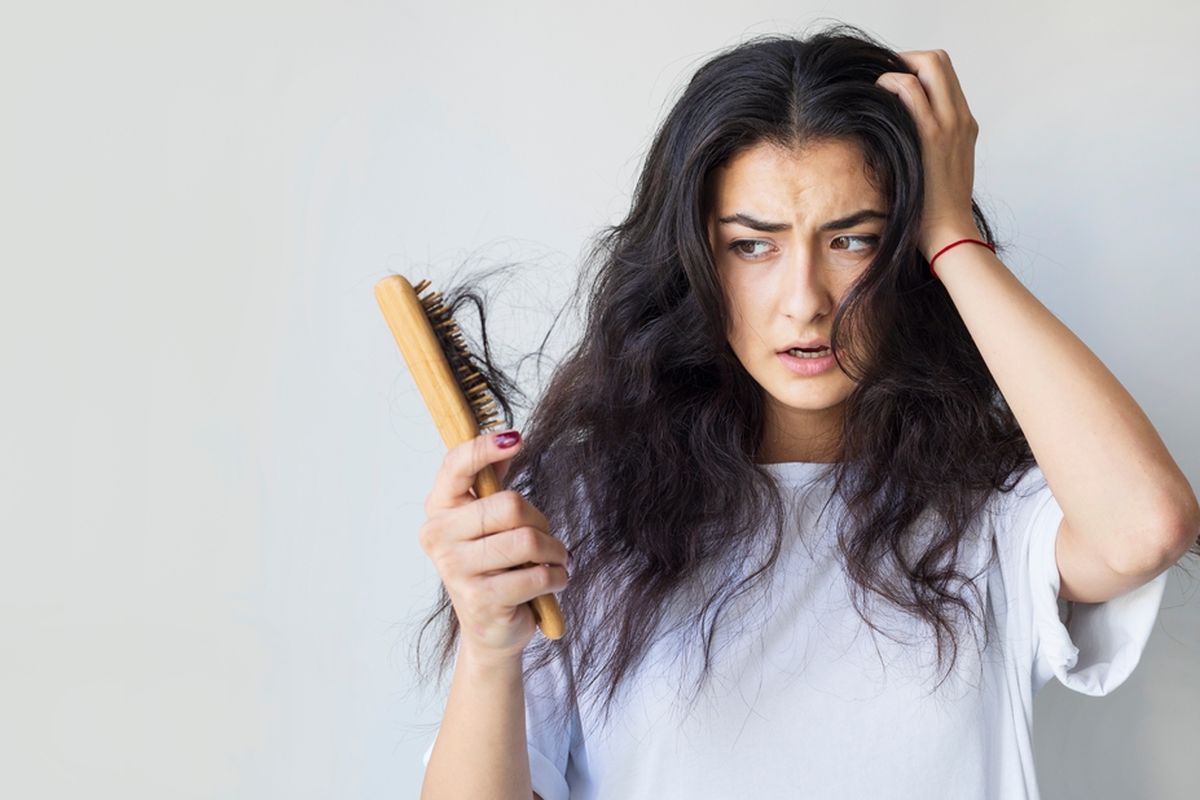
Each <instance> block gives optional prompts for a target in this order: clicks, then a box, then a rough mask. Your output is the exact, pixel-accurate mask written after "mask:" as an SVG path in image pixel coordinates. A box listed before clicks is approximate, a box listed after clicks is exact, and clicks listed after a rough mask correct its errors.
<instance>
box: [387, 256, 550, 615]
mask: <svg viewBox="0 0 1200 800" xmlns="http://www.w3.org/2000/svg"><path fill="white" fill-rule="evenodd" d="M428 286H429V281H427V280H423V281H421V282H420V283H418V284H417V285H416V286H415V287H414V286H413V285H412V284H410V283H409V282H408V280H407V279H406V278H405V277H404V276H403V275H389V276H388V277H386V278H384V279H383V280H381V281H379V282H378V283H376V284H375V299H376V300H377V301H378V302H379V308H380V310H382V311H383V317H384V319H385V320H387V324H388V327H389V328H391V329H392V335H393V336H394V337H395V338H396V344H397V345H399V346H400V353H401V354H402V355H403V356H404V360H405V362H407V363H408V369H409V372H411V373H412V376H413V379H414V380H415V381H416V383H417V388H418V389H419V390H420V391H421V396H422V397H423V398H424V399H425V406H426V407H427V408H428V409H429V413H430V414H432V415H433V422H434V424H435V425H437V429H438V431H439V432H440V433H441V434H442V441H443V442H445V443H446V447H447V448H451V447H455V446H457V445H459V444H462V443H463V442H465V441H467V440H468V439H474V438H475V437H476V436H478V435H479V434H480V433H482V432H484V431H486V430H488V429H490V428H494V427H496V426H498V425H500V423H501V420H500V419H499V418H498V417H497V415H496V404H495V398H494V397H493V396H492V393H491V390H490V389H489V388H488V386H487V383H486V382H485V381H483V380H482V378H481V377H480V375H479V372H478V371H477V370H475V368H474V363H475V362H474V359H473V358H472V356H471V351H470V350H469V349H468V348H467V345H466V342H465V340H464V339H463V336H462V332H461V331H460V330H459V328H458V323H456V322H455V321H454V318H453V317H452V316H450V312H449V310H448V309H447V308H446V306H445V305H444V304H443V303H442V302H441V299H440V298H441V292H431V293H430V294H427V295H425V297H418V295H419V294H420V293H421V292H423V291H425V289H426V288H428ZM474 488H475V496H476V497H479V498H483V497H487V496H488V495H490V494H495V493H496V492H498V491H500V490H501V488H502V487H501V485H500V480H499V479H498V478H497V477H496V472H495V470H494V469H492V465H491V464H485V465H484V467H483V469H481V470H480V471H479V473H478V474H477V475H476V476H475V487H474ZM525 566H529V567H532V566H536V564H534V563H533V562H529V563H528V564H526V565H525ZM529 605H530V607H531V608H532V609H533V616H534V618H535V619H536V620H537V624H538V627H539V628H541V630H542V633H543V634H545V636H546V638H547V639H558V638H560V637H561V636H562V635H563V632H564V631H565V630H566V626H565V624H564V623H563V617H562V611H561V610H560V609H559V607H558V601H557V600H555V599H554V595H553V594H544V595H542V596H541V597H535V598H534V599H533V600H530V601H529Z"/></svg>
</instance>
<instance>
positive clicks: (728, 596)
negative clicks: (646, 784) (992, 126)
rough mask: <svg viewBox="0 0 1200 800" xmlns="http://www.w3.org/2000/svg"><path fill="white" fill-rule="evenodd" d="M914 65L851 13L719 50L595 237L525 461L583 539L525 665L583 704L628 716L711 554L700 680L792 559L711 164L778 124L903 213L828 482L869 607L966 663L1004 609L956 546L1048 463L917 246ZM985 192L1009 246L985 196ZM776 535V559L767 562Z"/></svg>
mask: <svg viewBox="0 0 1200 800" xmlns="http://www.w3.org/2000/svg"><path fill="white" fill-rule="evenodd" d="M902 71H911V70H909V68H908V67H907V66H906V65H905V63H904V61H903V60H901V59H900V57H899V56H898V55H897V54H896V53H895V52H894V51H893V50H891V49H889V48H888V47H886V46H884V45H883V44H880V43H879V42H877V41H875V40H874V39H873V38H872V37H870V36H869V35H868V34H866V33H865V32H863V31H862V30H860V29H858V28H856V27H854V26H851V25H846V24H836V25H833V26H831V27H829V28H827V29H825V30H822V31H819V32H817V33H815V34H812V35H809V36H806V37H796V36H786V35H779V34H773V35H766V36H759V37H756V38H754V39H751V40H749V41H746V42H744V43H742V44H739V45H737V46H734V47H731V48H728V49H726V50H724V51H723V52H720V53H719V54H718V55H716V56H715V57H713V58H711V59H710V60H709V61H707V62H706V63H704V64H703V65H702V66H701V67H700V68H699V69H698V70H697V71H696V72H695V74H694V76H693V77H692V78H691V80H690V82H689V83H688V84H687V87H686V89H685V90H684V91H683V94H682V96H681V97H679V99H678V100H677V101H676V103H675V104H674V106H673V107H672V108H671V110H670V112H669V114H668V115H667V117H666V119H665V120H664V122H663V123H662V126H661V128H660V129H659V130H658V132H657V134H656V136H655V138H654V140H653V143H652V145H651V147H650V150H649V153H648V154H647V157H646V160H645V163H644V166H643V168H642V171H641V174H640V177H639V179H638V182H637V186H636V190H635V193H634V197H633V200H632V207H631V208H630V210H629V213H628V215H627V216H626V217H625V219H624V220H623V221H622V222H620V223H619V224H616V225H613V226H609V227H606V228H604V229H602V231H601V233H600V234H599V235H598V236H597V237H596V238H595V240H594V244H593V246H592V248H591V249H590V250H589V252H588V254H587V257H586V258H585V260H584V265H583V269H582V270H581V271H580V273H579V274H580V280H579V284H578V286H577V289H576V297H577V298H578V296H579V295H580V293H581V292H584V291H586V309H587V310H586V315H585V319H584V330H583V334H582V336H581V338H580V339H579V341H578V342H577V343H576V344H575V346H574V347H573V348H572V349H571V350H570V351H569V352H568V353H567V355H566V356H565V357H564V358H563V360H562V361H561V362H560V363H559V365H558V366H557V368H556V369H555V371H554V373H553V375H552V377H551V380H550V381H549V382H548V385H547V387H546V389H545V391H544V392H543V393H542V395H541V397H540V398H539V400H538V402H537V404H536V406H535V407H534V408H533V409H532V411H531V413H530V414H529V416H528V419H527V421H526V422H525V424H524V425H523V426H522V427H521V431H522V436H523V439H524V445H523V449H522V450H521V452H520V453H519V454H518V455H517V456H516V457H515V458H514V459H513V462H512V464H511V466H510V471H509V474H508V476H507V479H506V484H507V488H510V489H516V490H518V491H520V492H521V493H522V494H524V495H525V496H526V497H527V498H528V499H529V501H530V502H531V503H533V504H534V505H535V506H537V507H538V508H539V509H541V510H542V511H543V513H545V515H546V517H547V518H548V519H549V520H550V521H551V524H552V526H553V530H551V531H550V533H551V534H552V535H554V536H556V537H557V538H559V539H561V540H562V541H563V542H564V543H565V544H566V545H567V546H568V548H569V549H570V552H571V558H572V567H571V579H570V585H569V586H568V587H567V589H566V590H565V591H563V592H562V593H560V594H559V595H558V600H559V603H560V604H561V606H562V609H563V612H564V615H565V618H566V620H567V629H568V630H567V634H566V636H564V637H563V638H562V639H559V640H557V641H552V640H549V639H546V638H544V637H542V636H540V635H535V637H534V641H532V642H531V643H530V645H529V648H530V649H528V650H527V651H526V656H527V674H530V673H532V671H534V670H537V669H541V668H544V667H546V666H548V665H549V664H550V663H551V661H553V660H554V659H560V661H559V664H560V666H562V667H564V668H565V674H566V675H567V677H568V690H569V692H568V700H569V702H571V703H578V702H579V699H580V697H581V696H583V695H585V694H588V693H592V694H596V695H597V696H598V695H599V694H600V693H603V694H604V702H603V717H604V719H607V718H608V715H609V711H610V710H611V703H612V700H613V699H614V698H615V697H616V696H617V693H618V689H619V688H620V686H621V685H622V681H623V680H624V679H626V678H627V677H629V676H630V675H631V674H632V673H633V672H634V670H635V669H636V668H637V667H638V665H639V663H640V662H641V660H642V658H643V656H644V655H645V653H646V651H647V649H648V647H649V645H651V644H652V643H653V642H654V641H655V640H656V639H657V638H658V636H660V635H662V633H663V631H662V630H661V628H662V627H663V624H664V610H665V609H667V608H668V607H669V605H670V602H671V600H672V599H673V598H674V597H675V596H676V595H677V594H678V593H679V591H680V590H681V589H682V588H683V587H685V586H687V585H688V584H690V583H691V582H693V581H694V580H695V579H697V577H698V576H699V575H701V573H702V571H703V570H705V569H707V568H708V567H710V566H712V565H714V564H721V565H736V566H737V567H738V568H735V569H732V570H731V569H728V568H726V569H722V570H717V571H716V574H718V575H720V576H723V577H722V579H721V580H719V581H718V582H717V586H716V588H715V590H714V591H712V592H709V593H706V594H707V596H706V597H704V598H703V600H702V603H701V605H700V607H699V610H698V613H696V614H695V617H694V620H695V622H696V631H697V634H698V636H699V637H700V639H701V640H703V643H704V665H703V672H702V674H701V679H700V682H699V683H698V684H697V686H696V687H695V688H696V690H698V689H699V688H700V686H701V685H702V684H703V682H704V680H706V679H707V677H708V676H709V666H710V662H711V652H710V648H711V645H712V642H713V637H714V632H715V629H716V626H717V623H718V621H719V619H720V618H721V614H722V611H723V610H724V608H725V607H726V605H727V604H728V603H729V602H730V601H731V600H734V599H736V598H737V597H739V596H741V595H742V594H743V593H746V592H747V591H749V590H751V589H752V588H754V587H755V586H757V585H758V584H759V583H761V582H762V581H764V580H765V579H766V578H767V577H768V574H769V572H770V571H771V569H772V567H773V566H774V564H775V562H776V560H777V556H778V554H779V553H780V550H781V546H782V543H783V537H784V530H785V526H784V519H785V500H784V496H785V495H784V494H783V493H782V492H781V491H780V486H779V485H778V484H777V482H776V479H775V478H774V476H773V475H772V474H771V473H770V471H769V470H766V469H764V468H763V466H762V465H761V464H760V463H758V460H757V454H758V451H759V447H760V445H761V443H762V440H763V433H764V419H765V414H764V400H763V392H762V389H761V387H760V386H759V385H758V384H757V383H756V382H755V381H754V380H753V379H752V378H751V376H750V375H749V374H748V373H747V372H746V371H745V369H744V368H743V367H742V366H741V364H740V363H739V361H738V359H737V358H736V356H735V354H734V353H733V351H732V349H731V348H730V346H729V344H728V342H727V340H726V337H725V330H726V327H725V324H724V320H725V319H726V315H727V306H726V298H725V297H724V296H723V293H722V291H721V287H720V284H719V282H718V279H717V272H716V265H715V261H714V254H713V253H712V252H711V250H710V247H709V240H708V235H707V230H706V215H707V212H708V203H709V201H710V198H709V197H707V196H706V193H705V186H706V178H707V177H708V176H709V175H710V173H711V172H712V170H713V169H714V168H715V167H717V166H718V165H721V164H724V163H725V162H727V161H728V160H729V159H730V158H731V157H733V156H734V155H736V154H738V153H740V152H742V151H743V150H745V149H746V148H749V147H751V146H754V145H757V144H759V143H764V142H767V143H776V144H782V145H785V146H796V145H800V144H804V143H807V142H813V141H819V140H845V141H851V142H854V143H856V144H857V145H858V146H859V147H860V148H861V152H862V153H863V156H864V159H865V162H866V166H867V170H868V174H869V176H870V178H871V180H872V181H873V182H874V185H875V186H876V187H877V188H878V189H879V190H880V192H881V193H882V194H883V195H884V197H885V198H886V199H887V201H888V208H889V210H890V219H889V222H888V224H887V227H886V229H885V231H884V233H883V236H882V238H881V240H880V243H879V247H878V249H877V251H876V256H875V258H874V259H873V261H872V263H871V264H870V265H869V266H868V267H867V269H866V271H865V272H864V273H863V274H862V276H861V278H860V279H859V280H858V281H857V282H856V283H855V284H854V285H853V286H852V287H851V288H850V289H849V290H848V291H847V293H846V295H845V297H844V299H843V301H842V304H841V306H840V307H839V308H838V309H837V310H836V314H835V317H834V320H833V323H832V339H833V347H834V352H835V355H837V357H838V361H839V363H840V364H842V366H843V368H844V369H845V370H846V371H847V373H848V374H849V375H850V376H851V377H852V379H853V380H855V381H856V386H855V388H854V389H853V390H852V392H851V393H850V395H849V396H848V398H847V399H846V402H845V414H844V428H843V434H842V436H843V438H842V442H841V458H840V460H838V461H836V462H834V463H831V464H830V465H829V467H828V471H827V472H826V473H825V475H824V477H828V478H831V479H832V488H833V492H834V493H836V494H837V495H838V496H839V497H840V498H841V500H842V502H843V503H844V506H845V509H846V516H845V524H844V525H843V526H842V528H841V530H840V531H839V534H838V542H837V544H838V550H839V553H840V556H841V558H842V559H844V564H845V568H846V570H847V573H848V575H849V576H850V578H852V579H853V588H854V591H853V593H852V595H853V602H854V607H855V609H856V611H857V612H858V614H859V615H860V616H861V617H862V618H863V620H864V621H865V622H866V623H867V624H868V625H870V627H871V629H872V630H873V631H880V628H879V627H878V626H877V625H876V624H874V623H873V622H872V621H871V619H870V616H869V614H868V613H867V612H866V610H865V606H866V604H867V600H868V599H869V595H870V594H871V593H874V594H875V595H878V596H879V597H882V598H884V599H885V600H887V601H888V602H890V603H891V604H893V605H894V606H895V607H897V608H899V609H901V610H903V611H904V612H907V613H908V614H911V615H912V616H914V617H916V618H917V619H918V620H919V621H921V622H923V623H926V624H928V626H929V627H930V629H931V630H932V633H933V634H934V638H935V640H936V646H937V659H938V664H939V666H940V665H946V666H947V672H946V675H947V676H948V674H949V670H950V668H952V667H953V664H954V661H955V659H956V657H957V652H958V636H957V634H956V627H957V624H956V623H957V622H959V621H962V620H967V621H970V620H974V621H975V622H976V623H978V622H980V621H986V614H985V613H983V608H982V604H983V598H981V597H980V596H979V592H978V590H977V589H976V587H975V585H974V583H973V579H974V578H975V577H977V576H972V575H964V574H963V573H961V572H959V571H958V568H957V567H958V565H957V564H956V553H957V552H958V548H959V543H960V540H961V539H963V537H964V535H966V534H967V533H968V531H969V530H970V529H971V527H972V523H973V522H974V521H975V520H976V518H977V516H978V515H979V514H980V512H981V511H982V509H983V507H984V505H985V504H986V503H987V501H988V499H989V497H991V496H992V495H993V493H994V492H996V491H1001V492H1007V491H1011V489H1012V488H1013V487H1014V486H1015V485H1016V483H1017V481H1018V480H1019V479H1020V478H1021V477H1022V476H1023V475H1024V474H1025V473H1026V472H1027V471H1028V470H1029V469H1030V468H1031V467H1032V466H1034V465H1035V464H1036V462H1035V461H1034V458H1033V454H1032V452H1031V450H1030V447H1029V444H1028V442H1027V441H1026V439H1025V436H1024V434H1023V433H1022V431H1021V428H1020V426H1019V425H1018V424H1017V421H1016V419H1015V417H1014V416H1013V414H1012V412H1011V410H1010V409H1009V407H1008V405H1007V403H1006V402H1005V400H1004V398H1003V396H1002V395H1001V393H1000V391H999V388H998V387H997V385H996V383H995V381H994V380H993V378H992V376H991V374H990V372H989V370H988V368H987V366H986V364H985V363H984V360H983V358H982V356H981V355H980V353H979V350H978V349H977V348H976V346H975V343H974V342H973V340H972V338H971V336H970V334H969V332H968V330H967V328H966V327H965V325H964V324H963V321H962V319H961V317H960V316H959V314H958V312H957V310H956V309H955V306H954V304H953V302H952V301H951V298H950V296H949V294H948V293H947V292H946V290H945V288H944V287H943V285H942V284H941V283H940V282H939V281H938V280H936V279H934V278H932V277H931V275H930V271H929V266H928V263H927V262H926V260H925V259H924V257H923V256H922V254H921V253H920V250H919V248H918V247H917V239H916V236H917V233H918V225H919V218H920V212H921V209H922V203H923V196H924V182H923V170H922V160H921V149H920V139H919V136H918V132H917V128H916V125H915V122H914V120H913V119H912V117H911V116H910V114H909V112H908V111H907V109H906V108H905V107H904V105H903V104H902V102H901V101H900V100H899V99H898V98H897V97H896V96H895V95H893V94H892V93H891V92H888V91H886V90H885V89H883V88H881V87H878V86H876V85H875V79H876V78H877V77H878V76H879V75H880V74H881V73H883V72H902ZM972 210H973V213H974V216H975V221H976V223H977V225H978V227H979V230H980V232H981V233H982V234H983V235H984V237H985V238H986V239H987V241H988V242H990V243H992V244H995V245H996V246H997V251H998V252H1003V250H1004V248H1003V246H1002V245H1001V244H1000V243H998V242H997V241H996V239H995V237H994V236H993V232H992V229H991V228H990V227H989V225H988V223H987V221H986V220H985V219H984V216H983V213H982V211H981V210H980V208H979V206H978V204H977V203H975V202H972ZM447 298H448V302H449V304H450V305H451V308H452V309H453V308H455V307H458V306H461V305H463V304H465V303H466V302H468V301H473V302H475V303H476V305H477V307H478V309H479V313H480V324H481V328H484V327H485V326H484V325H483V306H482V304H481V303H480V301H479V297H478V295H477V294H476V293H475V292H474V291H473V290H472V289H471V288H470V287H469V286H468V287H465V288H464V287H459V288H458V290H457V291H455V292H452V293H450V294H448V295H447ZM460 321H461V320H460ZM482 339H483V347H482V349H477V350H476V352H480V353H482V357H481V358H480V361H481V363H480V367H481V371H483V372H484V373H485V374H487V375H490V376H492V378H493V379H494V381H493V389H494V390H495V393H497V394H499V395H500V396H501V397H502V398H504V404H503V406H504V411H505V415H506V421H507V422H508V424H509V426H512V416H511V413H510V408H509V405H508V398H509V396H510V395H511V394H512V393H513V392H514V391H517V390H516V386H515V384H514V383H513V382H512V381H510V380H508V379H507V378H506V377H505V376H504V373H503V372H502V371H501V370H500V369H499V368H498V367H496V366H495V364H494V363H492V359H491V354H490V351H489V350H488V346H487V334H486V330H483V331H482ZM850 343H861V344H862V345H864V346H863V347H861V348H860V347H850V346H849V345H850ZM847 352H852V353H854V354H855V360H853V361H851V360H848V359H846V354H847ZM859 354H862V357H861V358H858V356H859ZM518 393H519V392H518ZM926 515H932V517H933V519H934V520H935V522H936V524H935V530H934V534H935V535H933V536H932V537H929V538H928V539H922V540H921V542H920V544H919V546H918V545H917V544H916V541H917V540H916V538H915V537H916V535H917V528H918V526H917V525H914V524H913V523H914V522H915V521H916V520H917V519H918V517H925V516H926ZM766 531H773V534H774V538H773V539H772V540H771V544H770V547H769V548H768V550H769V553H768V556H767V557H766V558H765V559H754V558H752V557H751V554H752V553H755V552H760V551H759V550H758V547H759V545H761V544H762V542H763V540H764V535H765V533H764V532H766ZM914 548H915V552H916V553H917V555H916V556H915V557H914V556H913V555H912V553H913V552H914ZM1198 552H1200V549H1198ZM992 558H995V553H994V552H993V554H992ZM705 574H707V573H705ZM964 590H965V591H964ZM968 595H969V596H970V597H968ZM970 598H973V599H974V602H971V601H970ZM710 612H711V614H710ZM728 616H729V615H726V618H728ZM442 618H444V621H445V627H444V628H443V629H442V637H441V645H442V647H441V654H440V655H441V658H440V662H439V667H440V670H439V671H440V672H441V673H443V674H444V673H445V671H446V669H447V667H448V666H449V664H450V662H451V660H452V658H453V656H454V653H455V650H456V647H457V642H458V631H459V626H458V620H457V618H456V617H455V615H454V612H453V607H452V606H451V604H450V599H449V596H448V594H447V593H446V591H445V588H444V587H443V588H442V591H441V602H440V605H438V607H437V608H436V610H435V611H434V612H433V614H432V615H431V616H430V617H428V618H427V619H426V620H425V624H424V626H422V633H423V632H424V629H425V627H428V626H429V625H430V624H431V623H433V622H435V621H438V620H439V619H442ZM705 623H707V625H706V624H705ZM977 627H978V626H976V628H973V629H972V630H973V631H974V630H977ZM982 627H983V629H984V630H983V633H984V641H985V644H986V641H987V638H988V637H989V636H990V632H989V631H988V630H987V627H988V626H987V625H986V622H985V624H984V625H983V626H982ZM697 646H698V645H697ZM418 650H419V644H418ZM418 670H419V665H418Z"/></svg>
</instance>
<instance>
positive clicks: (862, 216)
mask: <svg viewBox="0 0 1200 800" xmlns="http://www.w3.org/2000/svg"><path fill="white" fill-rule="evenodd" d="M887 218H888V216H887V214H885V213H884V212H882V211H876V210H875V209H873V208H863V209H860V210H858V211H855V212H854V213H853V214H850V215H849V216H845V217H842V218H841V219H835V220H832V221H830V222H826V223H825V224H824V225H822V226H821V227H820V228H818V229H817V230H821V231H840V230H844V229H846V228H853V227H854V226H855V225H861V224H862V223H864V222H866V221H867V220H869V219H882V220H886V219H887ZM717 222H720V223H721V224H722V225H726V224H734V225H745V226H746V227H747V228H753V229H754V230H756V231H763V232H764V233H777V232H779V231H790V230H791V229H792V225H791V223H790V222H764V221H763V220H760V219H755V218H754V217H752V216H750V215H749V214H743V213H742V212H740V211H739V212H738V213H736V214H730V215H729V216H727V217H721V218H720V219H718V220H717Z"/></svg>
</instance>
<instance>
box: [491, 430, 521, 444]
mask: <svg viewBox="0 0 1200 800" xmlns="http://www.w3.org/2000/svg"><path fill="white" fill-rule="evenodd" d="M519 441H521V434H519V433H517V432H516V431H508V432H507V433H498V434H496V446H497V447H512V446H513V445H514V444H516V443H517V442H519Z"/></svg>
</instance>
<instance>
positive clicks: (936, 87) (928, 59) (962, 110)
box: [899, 49, 970, 125]
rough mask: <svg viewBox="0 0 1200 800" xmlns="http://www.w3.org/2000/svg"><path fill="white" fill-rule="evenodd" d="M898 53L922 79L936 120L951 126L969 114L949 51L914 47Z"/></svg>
mask: <svg viewBox="0 0 1200 800" xmlns="http://www.w3.org/2000/svg"><path fill="white" fill-rule="evenodd" d="M899 55H900V57H901V58H902V59H904V62H905V63H906V64H908V65H909V66H910V67H912V69H913V71H914V72H915V73H916V75H917V79H918V80H919V81H921V85H922V86H923V87H924V88H925V94H926V95H927V96H928V97H929V102H930V105H931V106H932V108H933V110H934V113H935V114H937V119H938V120H940V121H942V122H944V123H945V124H947V125H950V124H954V123H955V122H957V121H960V120H961V119H965V118H966V117H967V116H968V115H969V114H970V109H968V108H967V98H966V95H965V94H963V90H962V86H961V84H959V82H958V74H957V73H956V72H955V71H954V65H953V64H951V63H950V54H949V53H947V52H946V51H945V50H941V49H938V50H914V51H909V52H904V53H900V54H899Z"/></svg>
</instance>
